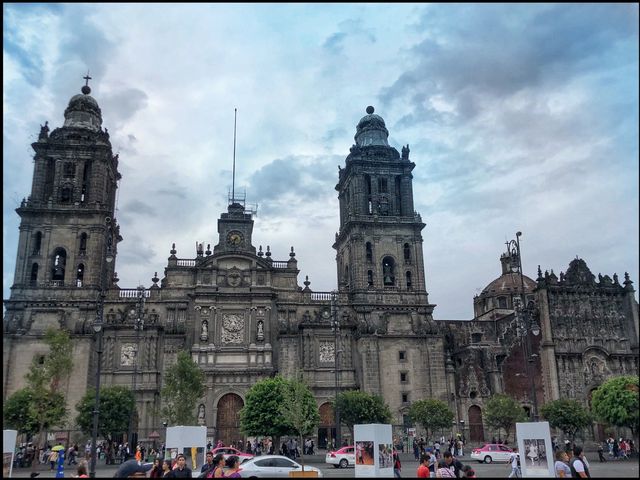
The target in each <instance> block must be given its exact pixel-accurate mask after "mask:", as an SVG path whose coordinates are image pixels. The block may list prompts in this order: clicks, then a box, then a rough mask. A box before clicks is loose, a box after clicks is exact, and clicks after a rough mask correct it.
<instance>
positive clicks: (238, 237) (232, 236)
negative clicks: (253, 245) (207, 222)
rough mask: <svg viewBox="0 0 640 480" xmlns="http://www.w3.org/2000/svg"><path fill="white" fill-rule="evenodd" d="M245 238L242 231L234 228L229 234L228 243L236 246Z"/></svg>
mask: <svg viewBox="0 0 640 480" xmlns="http://www.w3.org/2000/svg"><path fill="white" fill-rule="evenodd" d="M243 240H244V236H243V235H242V232H238V231H237V230H232V231H231V232H229V233H228V234H227V243H228V244H229V245H232V246H234V247H237V246H238V245H240V244H241V243H242V242H243Z"/></svg>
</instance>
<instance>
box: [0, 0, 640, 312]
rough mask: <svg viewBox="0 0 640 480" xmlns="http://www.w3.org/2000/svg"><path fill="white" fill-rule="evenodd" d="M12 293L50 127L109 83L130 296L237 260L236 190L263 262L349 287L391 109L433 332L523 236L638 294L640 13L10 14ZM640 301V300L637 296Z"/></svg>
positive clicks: (264, 9)
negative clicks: (347, 183)
mask: <svg viewBox="0 0 640 480" xmlns="http://www.w3.org/2000/svg"><path fill="white" fill-rule="evenodd" d="M3 13H4V15H3V67H4V75H3V124H4V127H3V173H4V176H3V259H4V262H3V295H4V297H3V298H5V299H8V298H9V296H10V287H11V285H12V283H13V277H14V270H15V259H16V252H17V241H18V226H19V217H18V215H17V214H16V213H15V208H17V207H18V206H19V203H20V201H21V200H22V198H23V197H27V196H28V195H29V193H30V189H31V180H32V175H33V153H34V152H33V150H32V148H31V146H30V145H31V143H32V142H34V141H35V140H36V139H37V135H38V133H39V130H40V125H42V124H44V122H45V121H48V122H49V126H50V128H51V129H52V130H53V129H54V128H56V127H60V126H62V124H63V121H64V115H63V114H64V109H65V108H66V106H67V104H68V101H69V99H70V98H71V97H72V96H73V95H75V94H77V93H79V92H80V88H81V86H82V85H83V84H84V80H83V79H82V77H83V76H84V75H85V74H86V72H87V71H88V70H89V71H90V74H91V77H92V78H93V79H92V80H91V83H90V86H91V88H92V93H91V95H92V96H93V97H94V98H95V99H96V100H97V101H98V103H99V105H100V107H101V109H102V116H103V127H106V128H108V130H109V134H110V139H111V143H112V145H113V150H114V153H119V158H120V167H119V168H120V172H121V173H122V180H121V181H120V185H119V189H118V203H117V211H116V218H117V220H118V222H119V224H120V226H121V229H120V231H121V234H122V236H123V237H124V241H123V242H122V243H120V244H119V247H118V258H117V259H116V270H117V272H118V276H119V278H120V282H119V285H120V287H122V288H135V287H136V286H137V285H139V284H143V285H145V286H150V285H151V278H152V277H153V276H154V272H158V274H159V276H160V277H162V276H163V272H164V268H165V267H166V264H167V258H168V257H169V255H170V254H169V250H170V249H171V244H172V243H174V242H175V244H176V249H177V251H178V253H177V256H178V258H194V257H195V254H196V253H195V244H196V242H203V243H204V244H205V245H206V244H207V243H211V245H212V247H213V245H214V244H216V243H217V238H218V234H217V224H216V222H217V219H218V218H219V216H220V214H221V213H222V212H224V211H226V206H227V195H228V191H229V189H230V188H231V170H232V159H233V122H234V108H237V109H238V117H237V124H238V126H237V148H236V160H237V165H236V191H240V192H243V191H246V196H247V202H248V203H257V204H258V214H257V217H256V218H255V225H254V231H253V244H254V245H255V246H256V247H257V246H258V245H262V246H263V248H266V246H267V245H269V246H270V247H271V251H272V252H273V256H272V258H273V259H274V260H287V259H288V258H289V256H288V254H289V251H290V248H291V246H293V247H294V249H295V252H296V258H297V260H298V268H299V269H300V274H299V277H298V282H299V284H300V286H302V282H303V281H304V279H305V276H306V275H308V276H309V280H310V281H311V285H310V288H311V289H312V290H314V291H330V290H333V289H334V288H336V285H337V275H336V266H335V250H333V249H332V247H331V245H332V244H333V241H334V237H335V232H336V231H337V230H338V228H339V216H338V200H337V192H336V191H335V185H336V183H337V179H338V166H339V165H341V166H343V167H344V162H345V158H346V156H347V155H348V153H349V147H351V145H352V144H353V143H354V140H353V136H354V135H355V128H356V125H357V123H358V121H359V119H360V118H361V117H362V116H364V115H365V108H366V107H367V106H368V105H372V106H374V107H375V111H376V113H377V114H379V115H380V116H382V117H383V118H384V120H385V122H386V125H387V128H388V130H389V133H390V135H389V143H390V145H392V146H394V147H396V148H397V149H398V150H400V148H401V147H402V145H406V144H409V145H410V148H411V154H410V158H411V160H412V161H413V162H415V164H416V167H415V169H414V171H413V189H414V196H415V209H416V211H417V212H418V213H420V214H421V216H422V219H423V222H424V223H426V228H425V229H424V230H423V232H422V236H423V239H424V244H423V248H424V263H425V265H424V266H425V272H426V285H427V291H428V293H429V301H430V302H431V303H434V304H436V305H437V306H436V308H435V311H434V318H436V319H439V320H456V319H460V320H463V319H470V318H472V316H473V297H474V295H476V294H478V293H479V292H480V291H481V290H482V289H483V288H484V287H485V286H486V285H487V284H488V283H490V282H491V281H492V280H493V279H495V278H497V277H498V276H499V275H500V262H499V257H500V254H501V253H502V252H503V251H504V250H505V244H504V243H505V241H506V240H511V239H514V238H515V233H516V232H517V231H521V232H522V236H521V237H520V242H521V250H522V263H523V269H524V272H525V274H527V275H528V276H530V277H532V278H534V279H535V278H536V272H537V267H538V265H540V266H541V268H542V270H543V271H544V270H551V269H553V270H554V272H555V273H556V274H557V275H559V273H560V271H565V270H566V269H567V266H568V264H569V262H570V261H571V260H572V259H574V258H575V257H576V256H579V257H580V258H583V259H584V260H585V261H586V262H587V265H588V266H589V267H590V269H591V270H592V272H593V273H594V274H595V275H597V274H598V273H602V274H603V275H604V274H608V275H609V276H612V275H613V273H618V275H619V276H620V278H621V279H622V278H623V274H624V272H625V271H628V272H629V273H630V275H631V279H632V280H633V281H634V282H635V284H634V285H635V287H636V288H638V285H639V278H640V275H639V268H638V264H639V258H638V251H639V248H638V247H639V245H638V243H639V242H638V240H639V236H640V235H639V224H638V216H639V215H638V201H639V189H638V173H639V172H638V165H639V153H638V90H639V85H638V78H639V75H638V73H639V72H638V53H639V52H638V44H639V42H638V5H635V4H558V5H556V4H510V5H500V4H477V5H473V4H431V5H430V4H10V3H9V4H7V3H5V4H3ZM636 298H637V294H636Z"/></svg>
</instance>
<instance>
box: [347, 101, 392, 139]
mask: <svg viewBox="0 0 640 480" xmlns="http://www.w3.org/2000/svg"><path fill="white" fill-rule="evenodd" d="M373 112H374V108H373V107H371V106H369V107H367V115H365V116H364V117H362V118H361V119H360V121H359V122H358V126H357V127H356V135H355V137H353V138H354V139H355V141H356V145H358V146H359V147H368V146H369V145H383V146H385V147H388V146H389V143H388V142H387V138H389V130H387V127H386V126H385V124H384V120H383V119H382V117H381V116H380V115H376V114H375V113H373Z"/></svg>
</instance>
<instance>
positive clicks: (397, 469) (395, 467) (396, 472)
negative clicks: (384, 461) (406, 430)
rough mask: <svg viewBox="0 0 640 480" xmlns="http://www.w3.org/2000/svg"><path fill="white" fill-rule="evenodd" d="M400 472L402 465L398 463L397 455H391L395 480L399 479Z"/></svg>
mask: <svg viewBox="0 0 640 480" xmlns="http://www.w3.org/2000/svg"><path fill="white" fill-rule="evenodd" d="M401 471H402V464H401V463H400V457H399V456H398V454H397V453H394V454H393V476H394V477H395V478H401V477H402V475H400V472H401Z"/></svg>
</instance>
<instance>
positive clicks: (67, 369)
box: [25, 328, 73, 392]
mask: <svg viewBox="0 0 640 480" xmlns="http://www.w3.org/2000/svg"><path fill="white" fill-rule="evenodd" d="M43 341H44V343H45V344H47V345H48V346H49V353H47V355H45V357H44V362H43V363H42V364H40V363H39V362H38V359H37V358H36V357H34V358H33V360H32V362H31V368H30V370H29V372H28V373H27V374H26V375H25V379H26V380H27V385H28V386H29V388H31V389H32V390H33V391H34V392H42V391H44V390H49V391H51V392H57V391H58V389H59V387H60V383H61V382H62V381H63V380H64V379H65V378H67V377H68V375H69V373H71V369H72V368H73V356H72V351H73V345H72V344H71V338H70V337H69V333H68V332H67V331H65V330H56V329H55V328H48V329H47V331H46V332H45V334H44V338H43Z"/></svg>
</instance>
